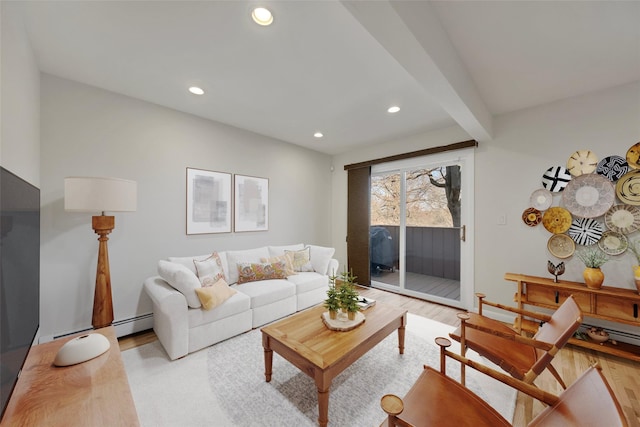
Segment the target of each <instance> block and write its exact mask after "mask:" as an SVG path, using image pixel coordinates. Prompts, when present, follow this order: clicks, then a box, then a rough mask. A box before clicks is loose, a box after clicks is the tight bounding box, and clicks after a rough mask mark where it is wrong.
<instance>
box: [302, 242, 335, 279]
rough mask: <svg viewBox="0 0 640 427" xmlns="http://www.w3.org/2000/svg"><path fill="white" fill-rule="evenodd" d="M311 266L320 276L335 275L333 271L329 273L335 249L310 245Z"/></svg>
mask: <svg viewBox="0 0 640 427" xmlns="http://www.w3.org/2000/svg"><path fill="white" fill-rule="evenodd" d="M308 247H309V249H310V256H311V265H313V270H314V271H316V272H318V273H320V274H330V275H331V274H335V273H334V272H333V271H327V270H328V269H329V262H331V257H333V254H334V253H335V252H336V249H335V248H326V247H324V246H314V245H309V246H308Z"/></svg>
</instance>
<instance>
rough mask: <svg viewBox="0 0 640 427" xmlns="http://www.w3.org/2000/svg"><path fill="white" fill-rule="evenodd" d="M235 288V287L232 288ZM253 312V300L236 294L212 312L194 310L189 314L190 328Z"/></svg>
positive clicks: (241, 294) (238, 293)
mask: <svg viewBox="0 0 640 427" xmlns="http://www.w3.org/2000/svg"><path fill="white" fill-rule="evenodd" d="M232 288H233V287H232ZM249 310H251V298H249V297H248V296H247V295H245V294H243V293H241V292H236V293H235V294H234V295H233V296H232V297H231V298H229V299H228V300H226V301H225V302H224V304H221V305H219V306H217V307H215V308H213V309H211V310H193V309H190V310H189V311H188V312H187V318H188V323H189V328H194V327H196V326H200V325H205V324H207V323H211V322H216V321H218V320H220V319H224V318H225V317H229V316H233V315H236V314H238V313H242V312H245V311H249Z"/></svg>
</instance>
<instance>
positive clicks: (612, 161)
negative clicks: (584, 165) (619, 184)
mask: <svg viewBox="0 0 640 427" xmlns="http://www.w3.org/2000/svg"><path fill="white" fill-rule="evenodd" d="M627 172H629V163H627V161H626V160H625V159H623V158H622V157H620V156H609V157H605V158H604V159H602V160H600V163H598V167H597V168H596V173H598V174H599V175H602V176H604V177H605V178H607V179H608V180H609V181H613V182H615V181H617V180H619V179H620V178H622V176H623V175H624V174H625V173H627Z"/></svg>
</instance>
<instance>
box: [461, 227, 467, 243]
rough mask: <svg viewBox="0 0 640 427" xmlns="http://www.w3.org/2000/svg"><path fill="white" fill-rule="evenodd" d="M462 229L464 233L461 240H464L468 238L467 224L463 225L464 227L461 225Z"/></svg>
mask: <svg viewBox="0 0 640 427" xmlns="http://www.w3.org/2000/svg"><path fill="white" fill-rule="evenodd" d="M460 229H461V230H462V234H461V235H460V240H462V241H463V242H464V241H466V240H467V226H466V225H463V226H462V227H460Z"/></svg>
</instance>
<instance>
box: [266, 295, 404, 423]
mask: <svg viewBox="0 0 640 427" xmlns="http://www.w3.org/2000/svg"><path fill="white" fill-rule="evenodd" d="M325 311H326V309H325V308H324V307H323V306H316V307H313V308H310V309H308V310H305V311H302V312H300V313H296V314H294V315H292V316H289V317H287V318H285V319H283V320H280V321H278V322H275V323H272V324H270V325H268V326H265V327H264V328H262V329H261V330H262V346H263V347H264V369H265V378H266V380H267V382H269V381H271V367H272V363H273V352H274V351H275V352H276V353H278V354H279V355H280V356H282V357H283V358H285V359H286V360H288V361H289V362H291V363H292V364H293V365H294V366H296V367H297V368H298V369H300V370H301V371H302V372H303V373H305V374H307V375H309V376H310V377H311V378H313V380H314V381H315V383H316V388H317V389H318V424H319V425H320V426H321V427H325V426H326V425H327V423H328V422H329V388H330V387H331V381H332V380H333V379H334V378H335V377H336V376H337V375H338V374H339V373H340V372H342V371H344V370H345V369H346V368H348V367H349V366H350V365H351V364H352V363H354V362H355V361H356V360H358V359H359V358H360V357H361V356H362V355H364V354H365V353H366V352H367V351H369V350H371V349H372V348H373V347H375V346H376V345H377V344H378V343H379V342H381V341H382V340H383V339H385V338H386V337H387V336H388V335H389V334H391V333H392V332H393V331H395V330H397V331H398V348H399V351H400V354H403V353H404V332H405V325H406V324H407V310H404V309H401V308H397V307H393V306H390V305H385V304H382V303H380V302H378V303H376V305H374V306H373V307H370V308H368V309H367V310H365V311H363V313H364V315H365V316H366V320H365V322H364V323H363V324H362V325H360V326H358V327H357V328H355V329H352V330H350V331H347V332H338V331H332V330H330V329H328V328H327V327H326V326H325V325H324V323H323V321H322V318H321V316H322V313H323V312H325Z"/></svg>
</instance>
